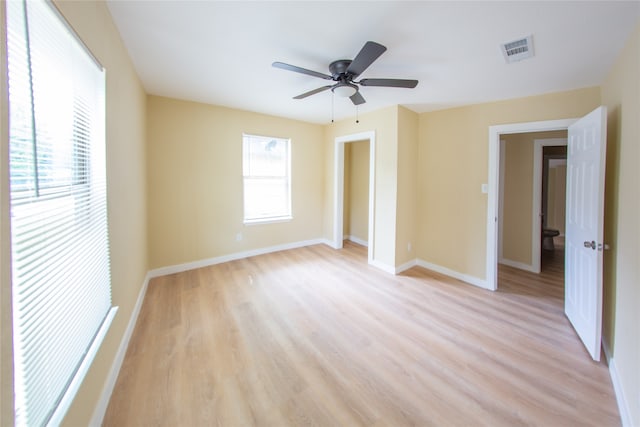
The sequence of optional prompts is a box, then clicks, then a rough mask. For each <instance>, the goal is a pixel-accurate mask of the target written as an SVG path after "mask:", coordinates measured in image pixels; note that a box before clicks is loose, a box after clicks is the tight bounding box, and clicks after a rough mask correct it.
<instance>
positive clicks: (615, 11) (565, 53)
mask: <svg viewBox="0 0 640 427" xmlns="http://www.w3.org/2000/svg"><path fill="white" fill-rule="evenodd" d="M108 6H109V9H110V11H111V14H112V15H113V18H114V20H115V23H116V26H117V27H118V29H119V31H120V34H121V35H122V38H123V40H124V43H125V45H126V47H127V49H128V50H129V53H130V56H131V58H132V60H133V63H134V65H135V67H136V70H137V72H138V75H139V76H140V78H141V80H142V83H143V85H144V87H145V89H146V91H147V92H148V93H150V94H154V95H161V96H167V97H172V98H178V99H186V100H192V101H198V102H204V103H208V104H216V105H222V106H228V107H232V108H239V109H243V110H249V111H255V112H260V113H266V114H272V115H276V116H282V117H289V118H293V119H299V120H304V121H309V122H315V123H327V122H330V121H331V103H332V94H331V91H326V92H322V93H320V94H316V95H313V96H311V97H309V98H306V99H303V100H294V99H292V97H293V96H296V95H298V94H301V93H303V92H306V91H309V90H311V89H315V88H317V87H320V86H324V85H325V84H327V81H326V80H322V79H318V78H314V77H311V76H307V75H303V74H298V73H293V72H290V71H285V70H281V69H276V68H273V67H272V66H271V63H272V62H274V61H281V62H285V63H289V64H293V65H297V66H300V67H303V68H307V69H311V70H315V71H319V72H321V73H325V74H329V71H328V65H329V63H330V62H332V61H334V60H336V59H353V58H354V57H355V55H356V54H357V53H358V52H359V50H360V48H361V47H362V46H363V44H364V43H365V42H366V41H367V40H372V41H376V42H378V43H381V44H383V45H385V46H386V47H387V48H388V50H387V51H386V52H385V53H384V54H383V55H382V56H381V57H380V58H379V59H378V60H377V61H375V62H374V63H373V64H372V65H371V66H370V67H369V68H368V69H367V70H366V71H365V72H364V73H363V74H362V75H361V76H360V78H407V79H417V80H419V81H420V83H419V84H418V87H417V88H415V89H401V88H382V87H363V88H361V90H360V92H361V93H362V95H363V96H364V97H365V99H366V100H367V103H366V104H363V105H361V106H360V107H359V112H360V113H364V112H367V111H373V110H377V109H380V108H383V107H386V106H389V105H395V104H400V105H404V106H406V107H408V108H410V109H412V110H414V111H416V112H425V111H432V110H437V109H442V108H447V107H453V106H459V105H465V104H473V103H480V102H487V101H494V100H500V99H508V98H516V97H522V96H529V95H536V94H542V93H549V92H556V91H563V90H569V89H576V88H582V87H588V86H594V85H599V84H601V83H602V81H603V79H604V78H605V76H606V73H607V71H608V70H609V68H610V66H611V65H612V63H613V61H614V60H615V58H616V57H617V55H618V53H619V52H620V50H621V48H622V46H623V45H624V42H625V41H626V40H627V38H628V37H629V35H630V34H631V31H632V30H633V28H634V26H635V25H637V23H638V22H639V18H640V2H639V1H627V2H614V1H587V2H578V1H545V2H522V1H510V2H487V1H473V2H458V1H444V2H417V1H414V2H397V1H393V2H381V1H355V2H325V1H322V2H309V1H298V2H294V1H289V2H271V1H258V2H246V1H225V2H220V1H193V2H192V1H164V0H163V1H148V0H147V1H122V0H109V1H108ZM529 34H533V43H534V50H535V57H534V58H532V59H528V60H525V61H521V62H517V63H514V64H509V65H507V64H506V63H505V61H504V58H503V56H502V53H501V51H500V44H501V43H503V42H508V41H512V40H515V39H518V38H521V37H524V36H527V35H529ZM334 108H335V113H334V114H335V118H336V119H340V118H345V117H351V116H354V115H355V113H356V108H355V107H354V106H353V104H351V101H350V100H349V99H346V98H339V97H337V96H336V97H335V100H334Z"/></svg>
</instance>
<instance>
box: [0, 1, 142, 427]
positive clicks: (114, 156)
mask: <svg viewBox="0 0 640 427" xmlns="http://www.w3.org/2000/svg"><path fill="white" fill-rule="evenodd" d="M56 5H57V6H58V8H59V9H60V11H61V12H62V14H63V15H64V16H65V17H66V19H67V20H68V21H69V23H70V24H71V25H72V26H73V28H74V29H75V30H76V32H77V33H78V34H79V35H80V37H81V38H82V40H83V41H84V42H85V44H86V45H87V46H88V47H89V49H90V50H91V51H92V52H93V54H94V55H95V56H96V57H97V58H98V60H99V61H100V62H101V63H102V64H103V65H104V67H105V68H106V70H107V72H106V79H107V81H106V100H107V104H106V143H107V191H108V193H107V197H108V216H109V235H110V243H111V275H112V299H113V304H114V305H116V306H118V307H119V310H118V313H117V315H116V317H115V319H114V321H113V323H112V325H111V328H110V330H109V332H108V333H107V336H106V338H105V341H104V342H103V344H102V346H101V348H100V350H99V352H98V354H97V356H96V359H95V360H94V363H93V365H92V366H91V368H90V370H89V372H88V373H87V376H86V377H85V380H84V382H83V384H82V386H81V387H80V390H79V391H78V395H77V397H76V399H75V401H74V402H73V404H72V405H71V408H70V409H69V412H68V413H67V416H66V418H65V420H64V425H69V426H80V425H87V424H88V423H89V420H90V418H91V416H92V414H93V411H94V409H95V407H96V404H97V401H98V399H99V397H100V394H101V392H102V389H103V387H104V385H105V381H106V379H107V375H108V373H109V370H110V369H111V365H112V363H113V360H114V357H115V355H116V352H117V350H118V347H119V345H120V341H121V339H122V337H123V335H124V332H125V329H126V327H127V325H128V323H129V319H130V317H131V314H132V311H133V308H134V305H135V303H136V300H137V297H138V293H139V291H140V289H141V286H142V285H143V282H144V278H145V275H146V272H147V270H148V266H147V245H146V241H147V235H146V216H147V212H146V179H145V139H146V135H145V126H144V123H145V120H144V117H145V109H146V97H145V94H144V91H143V89H142V86H141V84H140V82H139V80H138V77H137V76H136V74H135V71H134V68H133V65H132V63H131V61H130V59H129V57H128V54H127V52H126V50H125V48H124V45H123V44H122V42H121V40H120V37H119V34H118V32H117V30H116V28H115V26H114V25H113V22H112V20H111V15H110V14H109V11H108V10H107V7H106V4H105V3H103V2H73V1H69V2H67V1H57V2H56ZM4 33H5V31H4V20H3V34H4ZM3 46H4V43H3ZM3 58H4V55H3ZM2 69H3V70H5V67H4V66H3V67H2ZM2 86H3V88H4V87H5V85H4V84H3V85H2ZM2 112H3V114H2V117H3V119H2V120H3V124H6V103H5V102H4V101H3V108H2ZM2 128H3V129H6V127H5V126H2ZM3 132H4V133H3V135H2V155H3V158H2V164H3V165H5V164H8V162H7V159H6V149H7V145H8V138H7V134H6V131H3ZM1 182H2V191H0V193H2V194H3V199H2V200H3V203H2V211H1V213H0V219H1V220H2V228H1V230H2V239H1V240H2V242H3V243H2V245H3V246H2V253H1V254H2V263H1V264H0V265H1V266H2V269H1V271H2V274H3V277H2V279H3V280H2V283H3V293H2V304H1V307H0V310H1V312H2V315H3V316H4V314H5V313H7V312H8V311H7V309H8V308H9V307H8V304H9V303H10V302H9V301H8V300H7V298H6V292H5V291H4V289H6V287H5V286H4V284H7V283H9V281H5V279H6V277H5V275H6V271H7V270H8V268H9V260H8V253H7V252H6V250H5V249H6V248H5V246H6V245H7V242H8V234H7V232H8V224H7V222H6V221H5V219H6V215H7V212H8V204H7V203H6V200H5V198H6V196H5V195H6V193H7V191H8V182H7V180H6V170H4V171H3V174H2V181H1ZM4 320H5V319H4V318H3V328H4V327H5V325H6V324H5V322H4ZM10 340H11V337H10V335H9V334H5V333H4V330H3V333H2V342H1V344H2V355H3V358H2V368H3V373H2V377H3V381H2V402H3V403H2V420H1V421H2V425H7V426H8V425H11V424H12V423H13V411H12V407H11V406H12V403H11V401H12V399H11V398H10V397H9V398H7V396H12V393H11V390H10V389H9V390H7V389H6V387H10V384H8V383H5V381H4V378H6V376H7V373H6V372H4V371H5V370H6V368H7V364H6V358H5V357H4V356H5V355H7V354H8V353H7V349H10V346H11V342H10Z"/></svg>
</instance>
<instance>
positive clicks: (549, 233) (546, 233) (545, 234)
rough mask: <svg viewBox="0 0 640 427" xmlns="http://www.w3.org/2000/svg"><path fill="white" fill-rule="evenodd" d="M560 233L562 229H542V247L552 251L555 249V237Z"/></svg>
mask: <svg viewBox="0 0 640 427" xmlns="http://www.w3.org/2000/svg"><path fill="white" fill-rule="evenodd" d="M559 235H560V231H558V230H554V229H553V228H545V229H544V230H542V249H544V250H545V251H552V250H554V249H555V247H554V245H553V238H554V237H556V236H559Z"/></svg>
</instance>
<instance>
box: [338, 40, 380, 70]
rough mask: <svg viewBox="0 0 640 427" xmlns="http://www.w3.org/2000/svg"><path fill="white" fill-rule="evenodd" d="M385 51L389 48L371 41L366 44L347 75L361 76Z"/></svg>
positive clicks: (350, 66)
mask: <svg viewBox="0 0 640 427" xmlns="http://www.w3.org/2000/svg"><path fill="white" fill-rule="evenodd" d="M385 50H387V48H386V47H384V46H382V45H381V44H379V43H376V42H371V41H369V42H366V43H365V44H364V46H363V47H362V49H360V52H358V55H356V57H355V59H354V60H353V61H352V62H351V64H350V65H349V68H347V74H353V75H354V76H359V75H360V74H362V73H363V72H364V70H366V69H367V68H369V65H371V64H372V63H373V61H375V60H376V59H378V57H379V56H380V55H382V54H383V53H384V51H385Z"/></svg>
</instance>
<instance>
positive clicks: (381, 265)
mask: <svg viewBox="0 0 640 427" xmlns="http://www.w3.org/2000/svg"><path fill="white" fill-rule="evenodd" d="M369 265H371V266H373V267H375V268H378V269H380V270H382V271H384V272H385V273H389V274H393V275H394V276H395V274H396V269H395V267H392V266H390V265H387V264H385V263H383V262H380V261H377V260H375V259H374V260H371V261H369Z"/></svg>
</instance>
